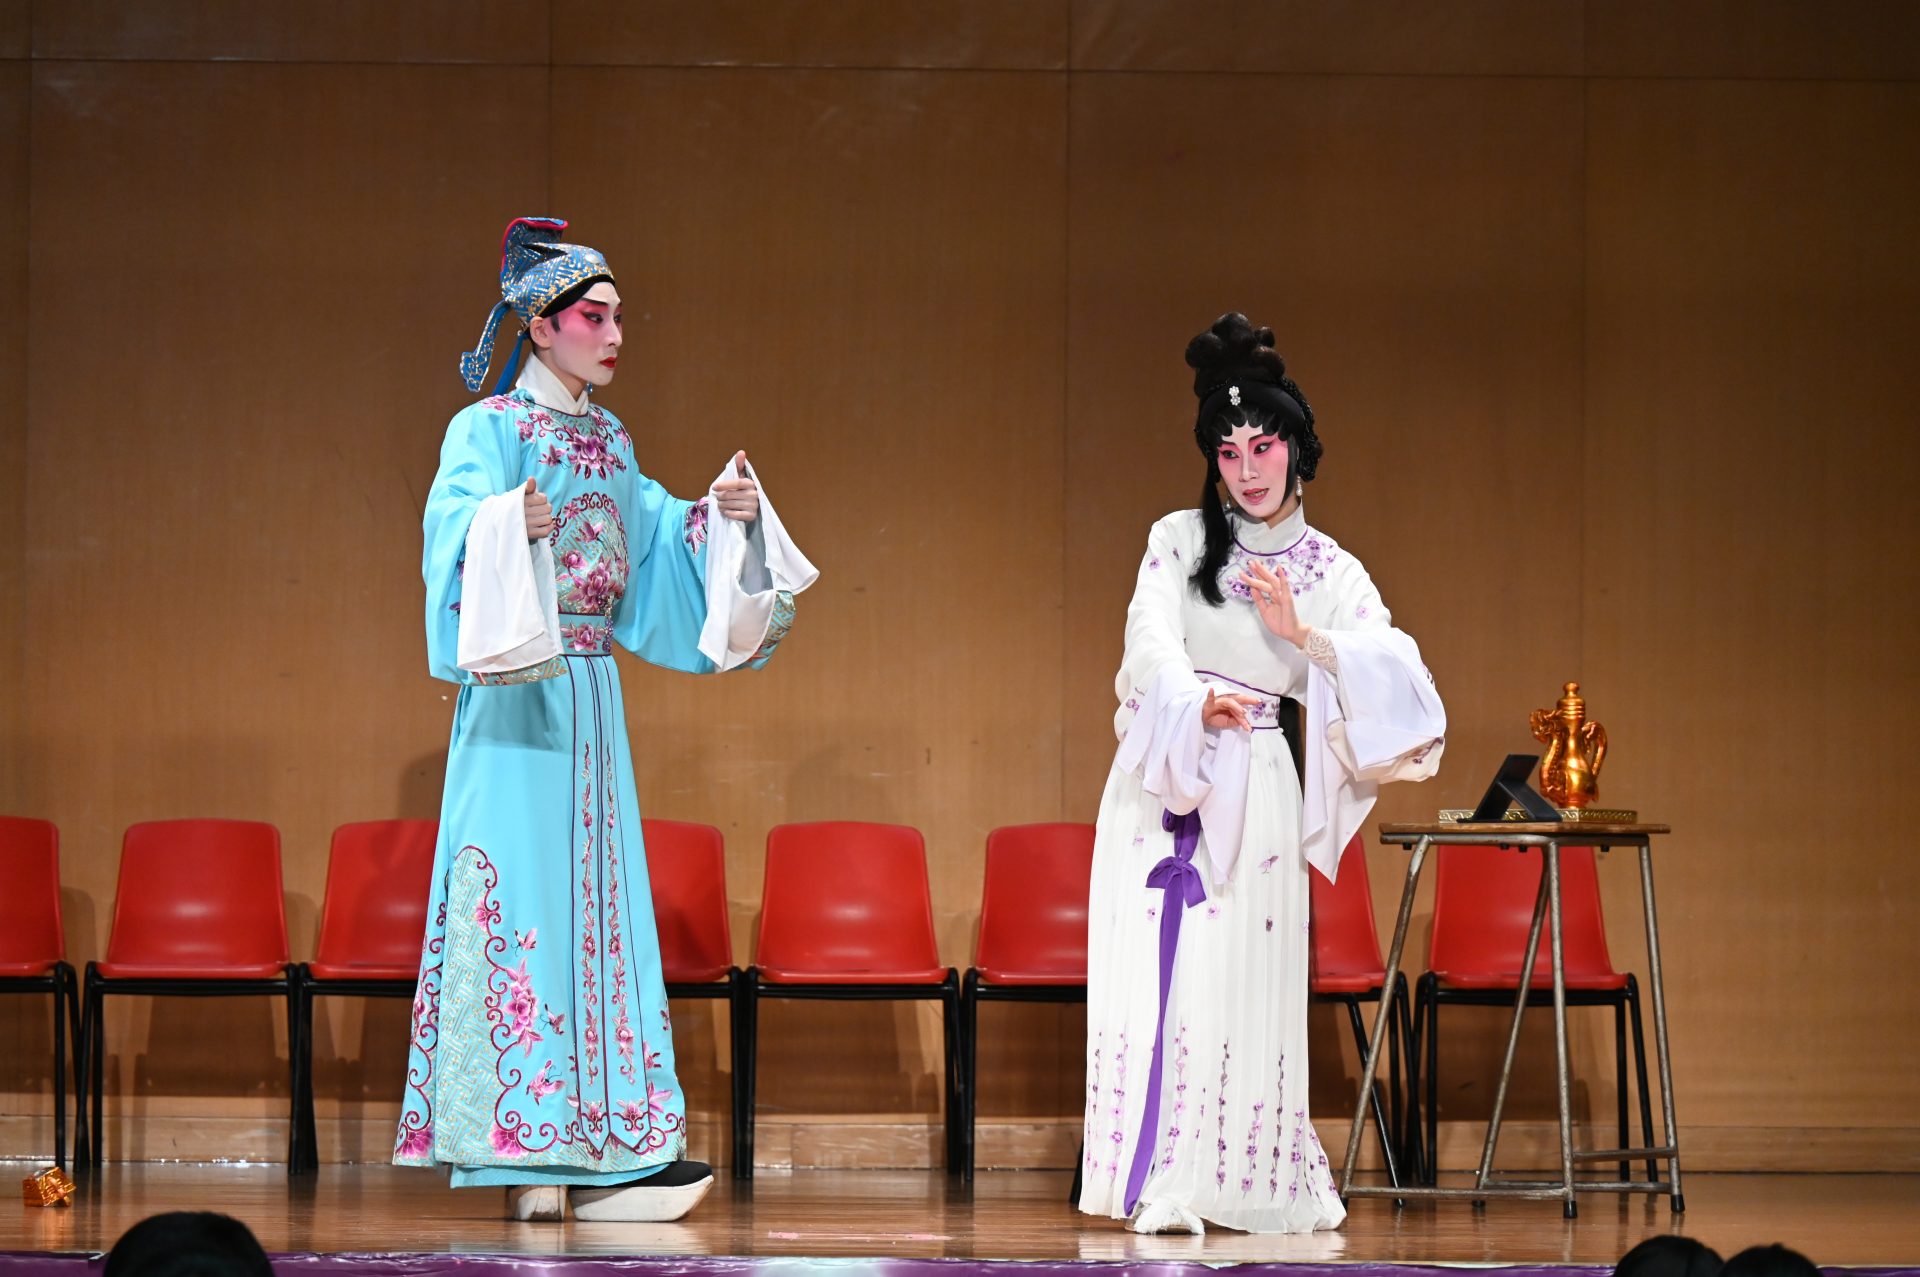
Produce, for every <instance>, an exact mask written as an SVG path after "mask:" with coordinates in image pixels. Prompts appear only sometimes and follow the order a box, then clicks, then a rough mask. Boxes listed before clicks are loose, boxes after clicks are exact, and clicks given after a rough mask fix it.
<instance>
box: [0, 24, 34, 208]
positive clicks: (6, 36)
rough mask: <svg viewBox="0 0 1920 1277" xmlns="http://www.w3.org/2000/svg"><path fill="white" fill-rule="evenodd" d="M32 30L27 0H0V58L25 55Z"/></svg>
mask: <svg viewBox="0 0 1920 1277" xmlns="http://www.w3.org/2000/svg"><path fill="white" fill-rule="evenodd" d="M32 32H33V13H32V7H31V4H30V2H29V0H0V58H24V57H26V56H27V54H28V52H29V50H30V49H31V48H32V44H33V40H32ZM23 189H24V186H23Z"/></svg>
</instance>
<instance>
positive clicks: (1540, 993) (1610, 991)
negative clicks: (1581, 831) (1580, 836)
mask: <svg viewBox="0 0 1920 1277" xmlns="http://www.w3.org/2000/svg"><path fill="white" fill-rule="evenodd" d="M1544 873H1545V866H1544V864H1543V861H1542V859H1541V858H1540V857H1536V856H1532V855H1529V854H1527V853H1525V852H1522V851H1507V850H1503V849H1501V848H1498V847H1441V848H1440V849H1439V869H1438V872H1437V874H1436V883H1435V889H1434V898H1433V939H1432V941H1431V943H1430V945H1429V948H1428V952H1427V966H1428V970H1427V972H1426V974H1424V975H1422V976H1421V977H1420V985H1419V996H1418V999H1417V1002H1416V1006H1415V1011H1414V1021H1413V1033H1414V1050H1413V1057H1414V1062H1415V1066H1416V1068H1418V1067H1420V1066H1421V1063H1422V1061H1421V1054H1422V1048H1423V1047H1424V1051H1425V1060H1424V1068H1425V1073H1426V1097H1425V1102H1426V1141H1425V1144H1426V1149H1427V1159H1426V1165H1425V1170H1426V1176H1427V1182H1428V1183H1432V1182H1434V1179H1435V1177H1436V1175H1437V1173H1438V1165H1437V1163H1438V1148H1437V1146H1436V1145H1435V1143H1434V1141H1435V1139H1436V1138H1437V1137H1438V1131H1439V1114H1438V1099H1439V1076H1438V1075H1439V1069H1440V1023H1439V1014H1440V1006H1441V1004H1442V1003H1454V1004H1457V1005H1466V1006H1504V1007H1512V1005H1513V1002H1514V998H1515V996H1516V995H1517V994H1518V992H1519V989H1520V978H1521V973H1520V968H1521V964H1522V963H1523V962H1524V961H1525V960H1526V947H1527V932H1528V931H1529V930H1530V929H1531V927H1532V925H1533V911H1534V907H1535V903H1536V902H1537V901H1538V900H1539V899H1540V897H1541V893H1542V892H1543V891H1544V890H1545V888H1544V885H1543V882H1542V879H1543V877H1544ZM1560 920H1561V922H1560V925H1561V942H1560V946H1561V969H1562V973H1563V980H1564V983H1565V986H1566V991H1567V1005H1568V1006H1610V1007H1612V1008H1613V1032H1614V1078H1615V1082H1616V1087H1615V1090H1616V1091H1617V1093H1618V1101H1619V1114H1618V1116H1619V1123H1620V1147H1621V1148H1626V1147H1628V1138H1629V1137H1628V1134H1627V1126H1628V1122H1627V1047H1626V1033H1627V1025H1626V1020H1627V1015H1628V1013H1629V1012H1631V1013H1632V1017H1633V1053H1634V1064H1635V1071H1636V1074H1637V1078H1638V1081H1639V1086H1640V1121H1641V1125H1642V1127H1643V1130H1644V1134H1645V1136H1646V1144H1647V1146H1648V1147H1652V1145H1653V1101H1652V1097H1651V1096H1650V1095H1649V1093H1648V1090H1647V1052H1646V1044H1645V1041H1644V1040H1643V1038H1642V1034H1641V1024H1640V989H1639V983H1638V982H1637V981H1636V980H1635V979H1634V977H1633V975H1632V974H1631V973H1630V972H1621V971H1616V970H1614V968H1613V959H1612V958H1611V957H1610V956H1609V955H1608V952H1607V928H1606V922H1605V920H1604V919H1603V918H1602V916H1601V912H1600V883H1599V878H1598V876H1597V875H1596V873H1595V872H1594V863H1593V849H1592V848H1591V847H1567V848H1563V849H1562V850H1561V852H1560ZM1551 927H1552V919H1551V918H1547V919H1546V920H1544V921H1543V922H1542V924H1541V928H1540V946H1539V952H1538V953H1537V954H1536V955H1535V957H1534V963H1533V971H1532V978H1531V979H1530V980H1529V981H1528V988H1527V1005H1528V1006H1530V1007H1533V1006H1552V1005H1553V950H1552V948H1551V943H1552V941H1551V935H1550V929H1551ZM1419 1089H1420V1088H1419V1083H1418V1081H1417V1080H1416V1081H1415V1083H1414V1086H1413V1091H1414V1093H1415V1094H1416V1095H1418V1093H1419ZM1656 1172H1657V1167H1656V1166H1655V1164H1654V1163H1652V1162H1648V1163H1647V1174H1648V1176H1649V1178H1655V1177H1656ZM1631 1173H1632V1168H1631V1167H1630V1166H1628V1165H1627V1164H1626V1163H1624V1162H1623V1163H1621V1165H1620V1178H1621V1179H1623V1180H1624V1179H1626V1178H1627V1177H1628V1176H1629V1175H1630V1174H1631Z"/></svg>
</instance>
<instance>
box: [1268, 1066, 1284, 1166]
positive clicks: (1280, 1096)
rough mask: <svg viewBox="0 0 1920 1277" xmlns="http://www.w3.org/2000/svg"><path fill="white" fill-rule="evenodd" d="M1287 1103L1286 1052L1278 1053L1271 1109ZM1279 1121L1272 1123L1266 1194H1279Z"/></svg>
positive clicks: (1280, 1108) (1277, 1108) (1278, 1111)
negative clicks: (1271, 1144) (1271, 1149)
mask: <svg viewBox="0 0 1920 1277" xmlns="http://www.w3.org/2000/svg"><path fill="white" fill-rule="evenodd" d="M1286 1103H1287V1053H1286V1052H1285V1051H1282V1052H1281V1053H1280V1081H1279V1082H1278V1083H1277V1084H1275V1086H1274V1088H1273V1111H1274V1112H1275V1113H1276V1114H1277V1113H1280V1112H1281V1111H1282V1110H1284V1109H1285V1108H1286ZM1280 1139H1281V1135H1280V1122H1279V1119H1278V1118H1276V1119H1275V1120H1274V1123H1273V1163H1272V1165H1271V1166H1269V1167H1268V1169H1267V1196H1268V1197H1278V1196H1279V1195H1280Z"/></svg>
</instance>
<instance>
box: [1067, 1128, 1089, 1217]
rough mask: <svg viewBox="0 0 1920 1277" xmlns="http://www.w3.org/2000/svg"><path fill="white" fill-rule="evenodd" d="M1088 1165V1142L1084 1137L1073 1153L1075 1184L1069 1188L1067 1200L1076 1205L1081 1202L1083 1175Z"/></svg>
mask: <svg viewBox="0 0 1920 1277" xmlns="http://www.w3.org/2000/svg"><path fill="white" fill-rule="evenodd" d="M1086 1165H1087V1142H1086V1141H1085V1140H1084V1139H1083V1140H1081V1141H1080V1147H1079V1148H1078V1149H1076V1150H1075V1151H1074V1154H1073V1184H1072V1186H1071V1187H1069V1188H1068V1189H1067V1201H1068V1202H1069V1203H1070V1204H1072V1205H1074V1206H1078V1205H1079V1204H1080V1188H1081V1176H1082V1175H1083V1174H1084V1173H1085V1170H1086Z"/></svg>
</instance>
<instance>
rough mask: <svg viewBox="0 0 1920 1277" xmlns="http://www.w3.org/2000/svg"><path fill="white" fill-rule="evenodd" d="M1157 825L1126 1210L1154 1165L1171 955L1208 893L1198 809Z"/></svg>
mask: <svg viewBox="0 0 1920 1277" xmlns="http://www.w3.org/2000/svg"><path fill="white" fill-rule="evenodd" d="M1160 827H1161V828H1162V829H1165V830H1168V831H1170V832H1171V833H1172V834H1173V854H1172V855H1171V856H1168V857H1167V858H1166V859H1165V860H1162V861H1161V862H1160V863H1159V864H1157V865H1155V866H1154V867H1153V869H1152V870H1151V871H1150V872H1149V873H1148V874H1147V886H1149V887H1159V888H1160V889H1161V891H1162V892H1163V893H1164V894H1163V895H1162V896H1161V901H1160V1014H1159V1015H1158V1016H1156V1017H1155V1019H1154V1022H1153V1059H1152V1061H1151V1062H1149V1064H1148V1065H1147V1104H1146V1108H1145V1109H1144V1110H1143V1111H1142V1112H1141V1114H1140V1136H1139V1138H1138V1139H1137V1140H1135V1141H1134V1145H1133V1166H1132V1168H1131V1169H1129V1170H1128V1171H1127V1205H1126V1210H1127V1213H1128V1214H1129V1215H1131V1214H1132V1213H1133V1208H1134V1207H1135V1206H1137V1205H1139V1204H1140V1190H1141V1188H1143V1187H1144V1186H1145V1185H1146V1182H1147V1171H1148V1170H1149V1169H1150V1168H1151V1167H1152V1166H1153V1143H1154V1140H1153V1132H1154V1128H1155V1127H1157V1126H1158V1125H1159V1124H1160V1053H1161V1050H1162V1048H1163V1047H1164V1046H1165V1044H1166V1037H1167V993H1168V991H1169V990H1170V989H1172V987H1173V955H1174V953H1175V952H1176V951H1178V949H1179V948H1180V919H1181V918H1183V917H1184V916H1186V912H1187V910H1188V909H1191V908H1192V907H1193V906H1195V905H1197V904H1199V903H1200V902H1201V901H1203V900H1205V899H1206V898H1207V888H1206V884H1205V882H1204V881H1203V880H1202V879H1201V877H1200V871H1199V870H1198V869H1196V868H1194V867H1193V853H1194V850H1195V849H1196V848H1198V847H1199V845H1200V813H1199V812H1197V811H1190V812H1188V813H1187V814H1186V815H1184V816H1176V815H1174V814H1173V813H1172V812H1170V811H1169V812H1162V813H1161V815H1160Z"/></svg>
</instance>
